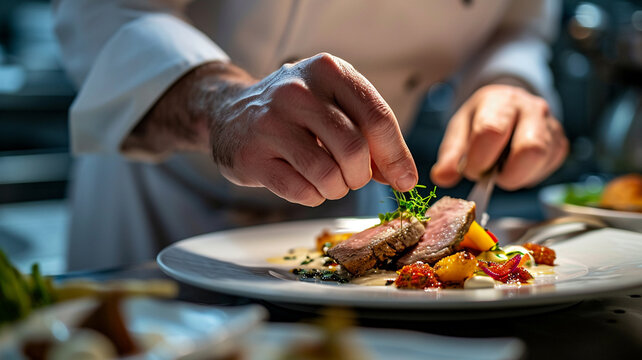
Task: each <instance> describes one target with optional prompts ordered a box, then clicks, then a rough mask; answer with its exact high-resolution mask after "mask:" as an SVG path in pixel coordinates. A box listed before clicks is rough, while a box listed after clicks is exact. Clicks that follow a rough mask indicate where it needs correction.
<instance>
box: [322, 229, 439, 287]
mask: <svg viewBox="0 0 642 360" xmlns="http://www.w3.org/2000/svg"><path fill="white" fill-rule="evenodd" d="M425 231H426V228H424V225H423V223H422V222H420V221H419V220H417V219H416V218H414V217H413V218H411V219H403V221H402V220H399V219H395V220H392V221H389V222H387V223H385V224H382V225H378V226H374V227H371V228H369V229H366V230H364V231H362V232H360V233H357V234H354V235H352V236H351V237H350V238H349V239H347V240H345V241H343V242H341V243H339V244H338V245H336V246H334V247H332V248H330V250H328V255H330V257H332V258H333V259H334V260H336V262H337V263H339V264H340V265H341V266H342V267H343V268H344V269H346V270H347V271H349V272H350V273H351V274H352V275H360V274H363V273H364V272H366V271H367V270H370V269H372V268H374V267H375V266H377V265H379V264H381V263H383V262H384V261H386V260H388V259H392V258H394V257H396V256H399V255H400V254H401V253H402V252H403V251H404V250H406V249H407V248H408V247H410V246H412V245H415V244H416V243H417V242H418V241H419V238H420V237H421V235H422V234H423V233H424V232H425Z"/></svg>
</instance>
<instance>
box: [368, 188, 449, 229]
mask: <svg viewBox="0 0 642 360" xmlns="http://www.w3.org/2000/svg"><path fill="white" fill-rule="evenodd" d="M425 188H426V186H425V185H416V186H415V187H414V188H413V189H411V190H410V191H408V192H406V193H403V192H400V191H397V190H395V189H392V193H393V194H394V196H395V200H396V201H397V210H395V211H393V212H387V213H384V214H379V220H381V223H382V224H383V223H385V222H388V221H390V220H393V219H396V218H399V217H410V216H414V217H416V218H417V219H418V220H420V221H424V220H427V219H426V211H427V210H428V208H429V207H430V206H429V205H428V203H429V202H430V200H432V199H434V198H436V197H437V194H436V193H435V192H436V191H437V187H436V186H435V187H434V188H433V189H432V191H430V194H428V196H421V195H420V194H419V191H417V189H425Z"/></svg>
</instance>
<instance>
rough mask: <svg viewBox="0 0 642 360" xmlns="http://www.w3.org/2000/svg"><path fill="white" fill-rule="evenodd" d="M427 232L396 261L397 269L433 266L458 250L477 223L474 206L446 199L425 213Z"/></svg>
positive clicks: (464, 201) (468, 202)
mask: <svg viewBox="0 0 642 360" xmlns="http://www.w3.org/2000/svg"><path fill="white" fill-rule="evenodd" d="M428 217H430V220H429V221H428V222H427V224H426V232H425V233H424V234H423V235H422V236H421V239H420V240H419V242H418V243H417V246H415V247H414V248H412V249H410V250H409V251H408V252H407V253H406V254H405V255H404V256H402V257H401V258H399V259H398V260H397V266H398V267H402V266H404V265H410V264H414V263H416V262H417V261H421V262H424V263H428V264H434V263H435V262H437V261H438V260H439V259H441V258H443V257H444V256H448V255H450V254H452V253H454V252H455V251H456V247H457V245H458V244H459V243H460V242H461V240H462V239H463V238H464V235H465V234H466V232H468V228H469V227H470V224H471V223H472V222H473V220H475V203H474V202H472V201H466V200H462V199H455V198H451V197H448V196H444V197H442V198H441V199H439V201H437V202H435V203H434V204H433V205H432V206H431V207H430V209H428V211H427V212H426V218H428Z"/></svg>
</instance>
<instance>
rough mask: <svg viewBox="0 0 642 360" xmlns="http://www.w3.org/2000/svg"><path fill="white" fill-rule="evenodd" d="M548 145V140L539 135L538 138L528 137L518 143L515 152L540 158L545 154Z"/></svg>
mask: <svg viewBox="0 0 642 360" xmlns="http://www.w3.org/2000/svg"><path fill="white" fill-rule="evenodd" d="M550 145H551V144H550V141H547V140H546V139H544V138H541V137H540V138H538V139H528V140H526V141H524V142H522V144H520V146H519V147H518V148H517V149H516V152H517V154H518V155H521V156H529V157H533V158H541V157H545V156H546V154H547V153H548V149H549V147H550Z"/></svg>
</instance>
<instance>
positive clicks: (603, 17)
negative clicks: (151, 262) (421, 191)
mask: <svg viewBox="0 0 642 360" xmlns="http://www.w3.org/2000/svg"><path fill="white" fill-rule="evenodd" d="M563 3H564V9H563V17H562V24H561V27H560V29H561V30H560V34H559V38H558V40H557V42H556V43H555V44H554V47H553V50H554V57H553V60H552V62H551V66H552V68H553V71H554V73H555V80H556V83H557V89H558V91H559V93H560V97H561V99H562V103H563V121H564V126H565V129H566V133H567V135H568V137H569V139H570V141H571V144H572V145H571V154H570V157H569V158H568V160H567V161H566V163H565V165H564V167H563V168H562V169H561V170H559V171H558V172H557V173H556V174H554V176H553V177H551V178H550V179H548V180H547V181H546V182H545V183H544V184H542V185H541V186H546V185H548V184H553V183H561V182H574V181H585V180H587V179H588V180H589V181H591V179H596V178H595V175H599V176H606V177H608V176H612V175H613V174H618V173H626V172H632V171H637V172H642V140H641V139H642V119H641V117H642V113H641V112H642V108H641V105H642V104H641V100H642V93H641V90H640V85H642V2H640V1H624V0H621V1H609V0H599V1H598V0H594V1H591V2H583V1H574V0H565V1H563ZM50 11H51V8H50V5H49V2H48V1H19V0H1V1H0V248H2V249H4V250H5V252H7V253H8V255H9V256H10V257H11V258H12V261H14V263H16V264H17V265H18V266H19V267H20V268H21V270H23V271H25V270H26V269H27V268H28V266H30V264H31V263H32V262H34V261H37V262H40V264H41V266H42V268H43V270H44V272H45V273H50V274H55V273H60V272H62V271H64V261H65V258H64V256H65V249H66V248H65V246H66V242H65V239H66V235H67V224H68V219H69V214H68V211H67V207H66V200H65V198H66V187H67V183H68V180H69V170H70V168H71V166H72V165H73V159H72V157H71V156H70V154H69V136H68V132H67V110H68V108H69V105H70V104H71V102H72V100H73V97H74V89H73V87H72V86H71V84H70V83H69V81H68V80H67V79H66V78H65V75H64V73H63V71H62V69H61V66H60V62H59V54H58V48H57V45H56V40H55V37H54V34H53V31H52V17H51V13H50ZM452 97H453V88H452V86H451V85H450V84H448V83H440V84H435V85H434V86H432V87H431V89H430V91H429V93H428V94H427V96H426V98H425V101H424V102H423V104H422V105H421V109H420V112H419V119H418V121H417V123H416V128H415V129H414V130H413V131H412V133H411V135H410V137H409V139H408V142H409V144H410V146H411V149H412V151H413V154H414V155H415V159H416V161H417V165H418V167H419V169H420V175H421V179H420V182H421V183H424V184H428V183H429V178H428V172H429V169H430V166H431V164H432V163H433V162H434V161H435V156H436V153H437V149H438V147H439V142H440V141H441V137H442V134H443V130H444V128H445V123H446V121H447V120H448V116H447V114H448V110H449V109H450V105H451V102H452ZM541 186H539V187H537V188H534V189H528V190H523V191H519V192H516V193H506V192H502V191H499V190H497V191H496V195H495V196H494V198H493V200H492V202H491V205H490V213H491V217H495V218H496V217H501V216H513V217H524V218H529V219H541V218H543V214H542V211H541V208H540V207H539V204H538V202H537V192H538V189H539V188H541ZM470 187H471V184H470V183H464V184H462V185H460V186H458V187H457V188H455V189H440V190H439V192H438V194H439V195H445V194H450V195H455V196H460V197H465V196H466V195H467V193H468V191H469V189H470Z"/></svg>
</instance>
